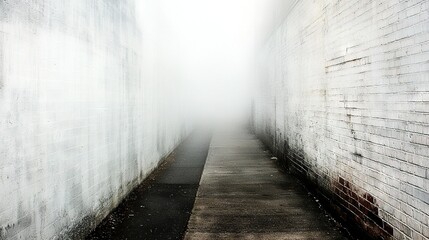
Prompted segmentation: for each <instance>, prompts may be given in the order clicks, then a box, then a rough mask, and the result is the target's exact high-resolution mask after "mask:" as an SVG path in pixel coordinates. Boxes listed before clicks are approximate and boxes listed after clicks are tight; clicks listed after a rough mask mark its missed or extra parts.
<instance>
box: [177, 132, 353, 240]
mask: <svg viewBox="0 0 429 240" xmlns="http://www.w3.org/2000/svg"><path fill="white" fill-rule="evenodd" d="M185 239H198V240H202V239H344V237H343V236H342V235H341V233H340V232H339V230H337V229H335V227H334V226H333V225H332V223H330V222H329V220H328V218H327V217H326V216H325V214H324V213H323V212H322V210H321V209H319V206H318V204H317V203H316V202H315V201H314V199H312V198H309V197H308V193H307V192H306V191H305V190H304V188H303V187H302V186H301V185H300V184H299V183H298V182H297V181H296V180H295V179H294V178H292V177H291V176H288V175H286V174H284V173H281V172H280V171H279V170H278V168H277V166H276V164H275V162H274V161H272V160H270V156H269V155H268V153H267V152H266V151H264V149H263V145H262V144H261V142H260V141H259V140H257V139H256V138H255V137H254V136H253V135H251V134H247V133H234V134H231V133H230V134H227V135H221V136H216V137H214V138H213V139H212V143H211V146H210V150H209V156H208V158H207V162H206V166H205V168H204V172H203V176H202V179H201V182H200V187H199V190H198V193H197V198H196V202H195V205H194V208H193V211H192V216H191V218H190V220H189V224H188V230H187V233H186V236H185Z"/></svg>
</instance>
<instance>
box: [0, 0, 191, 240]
mask: <svg viewBox="0 0 429 240" xmlns="http://www.w3.org/2000/svg"><path fill="white" fill-rule="evenodd" d="M135 9H136V7H135V2H134V1H133V0H121V1H116V0H106V1H86V0H73V1H57V0H45V1H24V0H18V1H0V135H1V137H0V191H1V192H0V239H3V238H6V239H51V238H53V237H61V236H63V237H71V238H76V237H80V236H82V235H83V234H85V233H86V232H87V231H88V230H89V228H91V227H93V226H94V224H95V223H96V222H97V221H99V220H100V219H102V218H103V217H104V216H105V215H106V214H107V212H108V211H110V210H111V209H112V208H113V207H115V206H116V205H117V204H118V203H119V201H120V200H121V199H122V198H123V197H124V196H125V195H126V194H127V193H128V192H129V191H130V190H131V189H132V188H133V187H134V186H136V184H138V183H139V182H141V181H142V180H143V179H144V178H145V177H146V176H147V174H148V173H149V172H151V171H152V169H153V168H154V167H156V165H157V164H158V162H159V160H160V158H161V157H162V156H165V155H166V154H167V153H168V152H170V151H171V150H172V149H173V148H174V147H175V146H176V145H177V144H178V142H179V141H180V140H181V138H182V137H183V136H184V133H186V129H184V128H183V127H182V124H183V121H181V120H182V116H180V115H178V113H177V111H176V112H175V111H173V110H175V109H181V106H180V104H181V103H180V101H179V100H178V99H177V98H174V96H175V95H174V91H173V90H174V88H175V86H174V82H173V83H172V82H171V81H170V82H167V81H168V79H163V78H161V77H159V78H157V76H156V72H157V66H156V65H155V63H156V62H157V59H155V58H154V56H153V55H150V54H146V52H147V51H146V50H148V48H151V49H156V47H157V46H156V45H155V44H156V42H155V40H154V38H153V37H152V38H144V39H143V38H141V36H140V34H141V32H140V30H142V31H146V33H151V32H150V31H152V30H151V29H154V28H149V27H150V26H147V23H145V24H146V25H145V26H143V28H142V29H139V28H138V26H137V23H136V13H135ZM148 31H149V32H148ZM153 34H155V33H154V32H153ZM148 46H149V47H148ZM158 47H160V48H161V47H162V46H158ZM143 51H145V54H144V55H143ZM152 51H154V50H152ZM172 71H174V69H173V70H172ZM167 83H168V85H169V86H170V88H172V89H173V90H166V89H164V88H165V86H166V85H167ZM161 92H163V93H166V94H169V96H172V97H171V98H170V99H173V100H174V101H168V98H165V97H163V96H162V97H163V98H159V96H161V95H159V94H158V93H161ZM161 99H162V101H160V100H161ZM79 226H80V227H79Z"/></svg>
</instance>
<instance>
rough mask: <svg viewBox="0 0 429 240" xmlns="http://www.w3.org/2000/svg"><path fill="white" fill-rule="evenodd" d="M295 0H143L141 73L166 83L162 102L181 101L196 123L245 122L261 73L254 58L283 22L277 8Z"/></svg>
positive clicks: (140, 9) (155, 80) (140, 12)
mask: <svg viewBox="0 0 429 240" xmlns="http://www.w3.org/2000/svg"><path fill="white" fill-rule="evenodd" d="M292 2H295V1H279V0H277V1H274V0H270V1H266V0H264V1H262V0H216V1H215V0H183V1H176V0H144V1H140V2H139V4H138V7H137V16H138V17H139V19H138V22H139V25H140V29H141V34H142V39H143V42H142V48H143V55H144V57H143V58H144V59H143V63H142V64H143V66H142V69H143V74H144V76H145V77H146V78H151V79H153V81H154V84H162V89H163V93H162V95H163V96H160V98H161V99H162V101H164V102H168V101H172V102H175V103H176V104H177V101H179V100H180V101H181V111H182V112H183V113H184V114H185V115H186V117H187V118H189V119H192V121H194V120H199V121H200V122H201V121H204V122H224V121H238V122H244V121H246V119H247V117H248V116H249V111H250V105H251V104H250V103H251V95H252V94H251V92H252V88H253V87H252V86H253V85H252V84H251V83H252V82H253V80H252V78H253V77H254V76H256V75H257V74H255V72H254V69H255V61H254V60H255V56H256V54H257V52H258V49H259V48H260V46H261V45H262V43H263V42H264V40H265V37H266V36H267V35H268V34H269V33H270V32H272V31H273V30H274V28H275V26H276V24H278V23H279V22H280V20H281V19H280V18H279V17H277V16H283V15H284V14H279V13H277V10H276V9H277V8H278V7H279V6H282V8H281V9H283V11H285V9H286V10H287V9H288V7H287V6H285V5H289V7H290V6H291V5H292V4H293V3H292ZM168 89H170V92H169V90H168ZM165 93H168V94H165ZM189 121H191V120H188V122H189Z"/></svg>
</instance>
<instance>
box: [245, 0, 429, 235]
mask: <svg viewBox="0 0 429 240" xmlns="http://www.w3.org/2000/svg"><path fill="white" fill-rule="evenodd" d="M259 79H260V82H259V83H258V94H257V95H256V96H255V100H254V114H253V115H254V119H253V120H254V122H253V125H254V128H255V131H256V132H257V133H258V134H259V135H260V137H261V138H262V139H263V140H264V141H265V142H266V143H267V144H268V145H269V146H271V147H272V149H273V151H274V152H275V153H276V154H277V155H278V156H279V157H280V158H281V159H283V160H284V161H283V163H284V164H285V165H287V166H288V167H289V169H290V170H291V171H292V172H293V173H295V174H296V175H298V176H300V177H302V178H303V179H306V180H307V181H308V182H309V183H310V184H312V185H314V186H316V187H317V189H318V191H319V193H320V194H321V195H322V196H325V197H326V199H328V201H329V203H331V205H332V206H333V208H334V209H336V210H338V213H340V217H341V218H342V219H343V220H345V221H348V222H350V223H352V225H353V226H359V227H360V228H361V229H364V230H365V231H366V232H367V233H369V234H370V235H372V236H381V237H383V238H386V239H388V238H396V239H428V238H429V215H428V214H429V170H428V167H429V1H428V0H409V1H402V0H362V1H345V0H317V1H314V0H299V1H297V3H296V5H295V7H294V8H293V10H292V11H291V12H290V13H289V14H288V16H287V17H286V19H285V21H284V22H283V23H282V25H281V26H280V27H279V28H278V29H277V30H276V31H274V33H273V34H272V36H271V37H270V39H269V40H268V41H267V43H266V45H265V46H264V48H263V49H262V50H261V54H260V78H259ZM356 223H357V224H356Z"/></svg>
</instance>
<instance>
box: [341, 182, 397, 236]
mask: <svg viewBox="0 0 429 240" xmlns="http://www.w3.org/2000/svg"><path fill="white" fill-rule="evenodd" d="M333 185H334V192H335V197H336V200H337V201H338V202H339V204H338V205H337V206H335V207H334V209H336V210H337V212H339V213H340V217H341V218H342V220H343V221H345V222H348V223H351V224H353V223H358V224H359V225H360V227H362V228H363V229H364V230H365V231H367V232H368V233H369V235H371V236H377V237H378V238H382V239H390V238H392V236H393V228H392V226H391V225H390V224H388V223H387V222H385V221H383V220H382V219H381V218H380V216H379V207H378V203H377V200H376V198H375V197H374V196H373V195H371V194H370V193H368V192H363V191H361V190H360V189H358V188H357V187H356V186H354V185H353V184H352V183H351V182H350V181H348V180H346V179H344V178H343V177H341V176H340V177H338V179H337V180H335V181H334V184H333Z"/></svg>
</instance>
